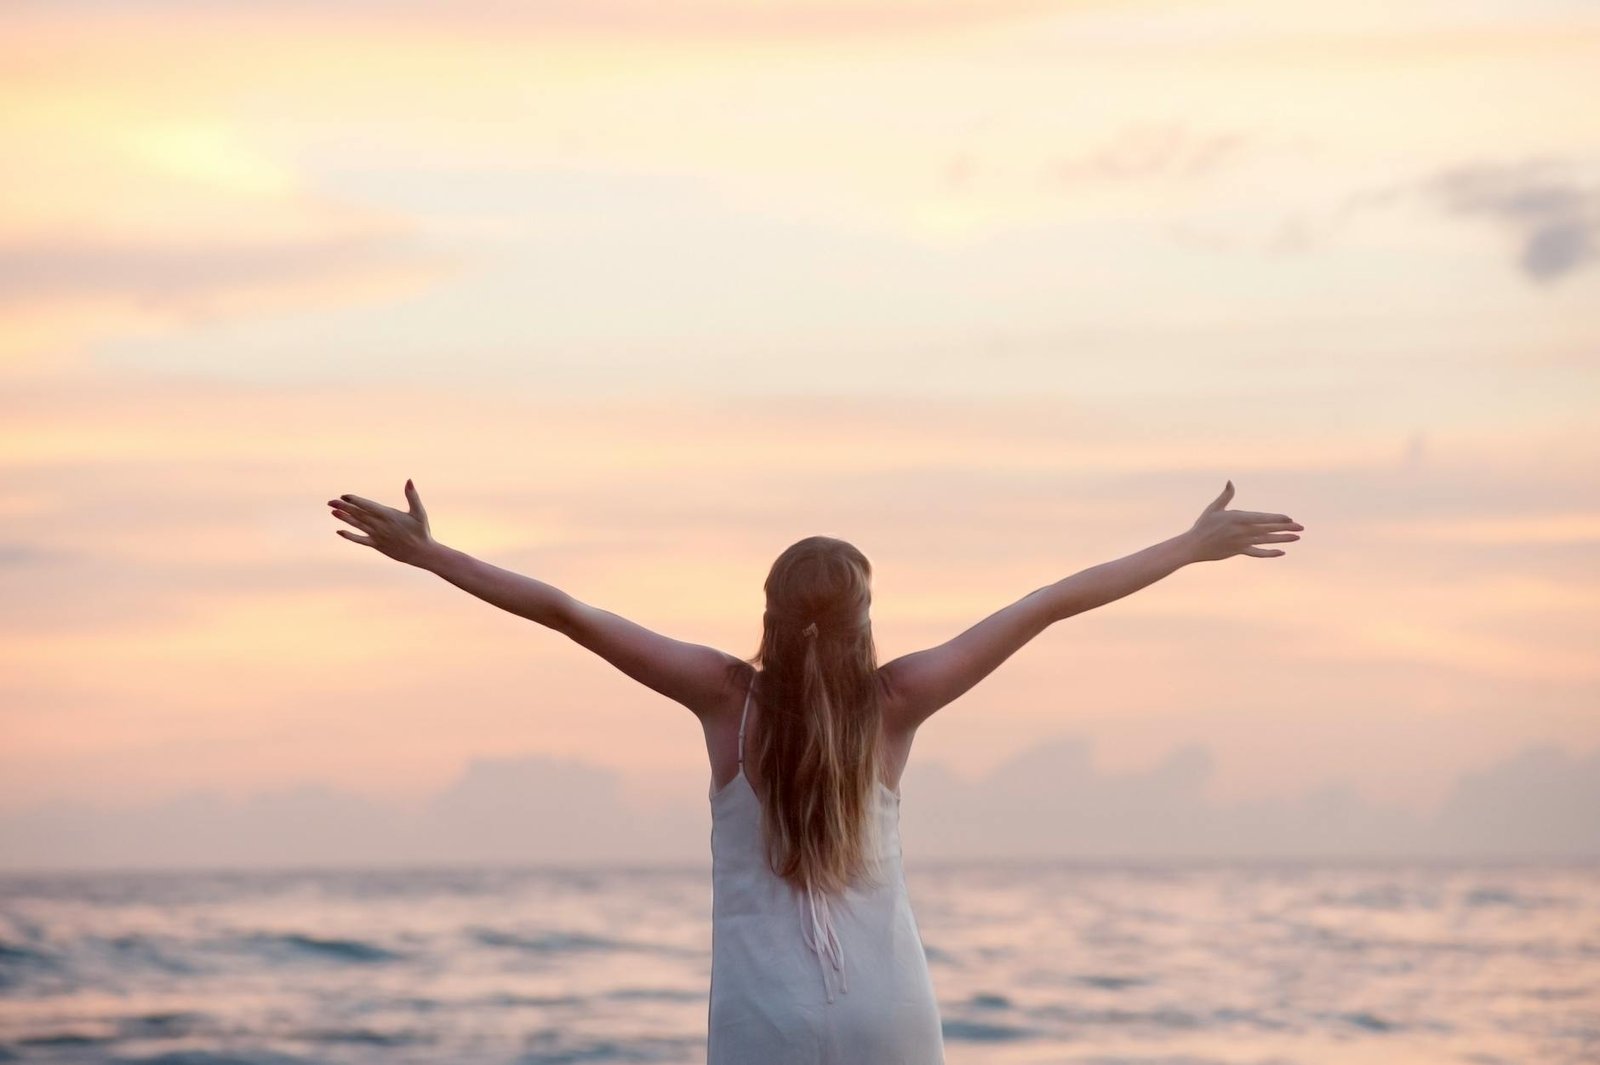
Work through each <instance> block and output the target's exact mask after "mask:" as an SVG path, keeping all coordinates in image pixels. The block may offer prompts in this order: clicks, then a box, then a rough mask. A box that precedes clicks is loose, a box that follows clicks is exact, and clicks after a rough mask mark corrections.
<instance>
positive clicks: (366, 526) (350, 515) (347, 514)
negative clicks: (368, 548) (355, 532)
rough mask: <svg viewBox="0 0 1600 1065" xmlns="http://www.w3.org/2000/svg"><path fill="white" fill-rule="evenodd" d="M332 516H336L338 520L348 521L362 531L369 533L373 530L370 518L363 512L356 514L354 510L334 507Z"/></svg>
mask: <svg viewBox="0 0 1600 1065" xmlns="http://www.w3.org/2000/svg"><path fill="white" fill-rule="evenodd" d="M333 516H334V517H336V518H338V519H339V520H340V521H347V522H349V523H350V524H351V525H354V526H355V527H356V528H358V529H360V530H361V531H362V532H365V533H370V532H372V531H373V527H372V519H371V518H369V517H367V516H366V515H365V514H358V513H356V512H355V511H349V510H338V509H335V510H334V512H333Z"/></svg>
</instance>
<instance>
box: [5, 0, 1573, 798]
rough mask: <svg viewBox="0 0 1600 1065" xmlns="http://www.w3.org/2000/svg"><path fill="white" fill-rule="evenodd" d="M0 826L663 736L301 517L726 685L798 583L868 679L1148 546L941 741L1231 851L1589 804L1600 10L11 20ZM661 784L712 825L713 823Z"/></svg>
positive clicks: (949, 5)
mask: <svg viewBox="0 0 1600 1065" xmlns="http://www.w3.org/2000/svg"><path fill="white" fill-rule="evenodd" d="M0 26H3V27H4V30H5V32H4V33H3V34H0V55H3V56H4V61H5V65H6V68H7V71H8V74H7V78H6V82H5V85H4V87H3V88H0V136H3V137H4V139H5V142H6V143H7V144H8V145H9V146H10V149H11V150H10V152H9V153H8V155H9V156H10V158H9V159H8V164H7V191H6V195H5V196H4V197H0V382H3V387H0V441H3V448H0V463H3V464H4V475H3V477H0V513H3V514H4V515H5V518H6V532H5V534H4V538H3V540H0V594H3V600H0V626H3V628H4V631H5V640H4V643H3V645H0V656H3V669H0V813H4V812H8V811H14V810H19V809H23V808H26V807H29V806H31V805H34V804H39V803H46V802H52V801H57V800H61V799H67V798H71V799H83V800H89V801H93V802H98V803H102V804H104V805H106V806H110V807H121V808H128V807H132V806H135V805H138V804H144V803H151V802H158V801H163V800H166V799H169V798H171V797H173V796H178V795H182V794H185V793H189V792H192V791H196V790H204V789H213V790H218V791H221V792H223V793H226V794H230V795H239V796H244V795H250V794H255V793H259V792H263V791H268V790H272V789H276V788H281V787H284V786H287V785H292V784H296V783H301V782H310V783H318V784H325V785H329V786H333V787H336V788H339V789H341V790H342V791H347V792H351V793H357V794H366V795H371V796H374V797H383V798H386V799H396V798H407V797H411V798H415V797H419V796H424V795H427V794H430V793H433V792H435V791H437V790H438V789H439V788H441V787H443V786H445V785H446V784H447V783H448V782H449V781H451V780H453V779H455V778H456V777H457V775H458V774H459V773H460V772H461V771H462V769H463V767H464V766H466V765H468V764H470V763H471V762H472V761H473V760H474V759H478V758H485V757H508V756H523V755H538V756H551V757H566V758H574V759H579V760H581V761H583V762H584V763H586V764H593V765H599V766H604V767H607V768H608V769H611V770H614V771H616V772H617V773H619V774H621V775H622V776H624V777H625V778H626V779H628V780H629V781H631V782H633V783H634V784H635V785H636V786H638V787H640V788H644V789H646V790H648V789H656V790H657V791H660V792H662V793H665V792H668V791H672V792H674V793H677V792H681V791H682V790H683V789H684V788H685V787H688V788H691V789H701V788H703V787H704V786H705V782H706V778H707V773H708V771H707V769H706V765H705V754H704V746H703V742H702V739H701V735H700V732H699V728H698V725H697V724H696V722H695V721H694V719H693V718H692V716H691V715H690V714H689V713H688V712H687V711H686V710H684V709H682V708H681V707H678V706H676V705H675V704H672V703H670V702H668V701H666V700H664V699H663V698H661V697H660V696H657V695H656V694H654V693H653V692H650V691H648V690H646V689H643V688H641V687H639V686H637V685H635V684H634V683H633V682H631V681H629V680H628V679H627V678H626V677H624V676H622V675H621V674H620V673H617V672H616V671H614V670H613V669H612V668H611V667H610V666H608V665H606V664H605V663H604V662H602V661H600V660H599V659H597V658H594V657H593V656H591V655H589V654H588V653H587V652H585V651H583V650H582V649H580V648H578V647H576V646H575V645H572V644H570V643H568V642H567V641H566V640H565V639H564V638H562V637H560V636H558V635H556V634H554V633H552V632H549V631H546V630H543V629H540V628H539V627H537V626H535V625H533V624H531V623H529V622H527V621H524V620H521V619H519V618H516V617H513V616H511V615H508V614H505V613H502V612H499V611H497V610H495V609H494V608H492V607H489V606H487V605H485V604H482V603H479V602H477V601H476V600H474V599H472V598H471V597H469V596H466V595H465V594H463V593H461V592H460V591H458V590H456V589H454V588H452V587H450V586H449V585H447V584H445V583H444V582H442V581H440V580H439V579H438V578H436V577H433V576H431V575H429V574H427V573H423V572H421V571H417V570H413V569H408V568H406V567H403V566H400V565H398V564H396V563H393V562H391V561H389V560H387V559H385V558H383V557H381V556H379V555H378V554H377V553H375V552H372V551H370V550H368V549H366V548H362V547H359V546H358V545H355V544H353V543H351V542H349V541H347V540H344V539H343V538H341V537H338V536H336V535H335V529H336V528H348V526H345V525H344V524H343V523H342V522H338V521H335V520H334V519H332V518H331V517H330V516H329V515H328V512H327V510H328V508H327V507H326V505H325V501H326V500H327V499H330V498H333V497H334V496H336V495H338V494H341V493H346V492H349V493H355V494H358V495H361V496H365V497H368V498H373V499H377V500H380V501H383V502H386V503H390V504H392V505H399V504H401V502H402V493H401V488H402V485H403V484H404V482H405V480H406V478H408V477H410V478H414V480H415V482H416V485H417V488H418V490H419V492H420V494H421V496H422V499H423V500H424V502H425V504H426V505H427V507H428V510H429V513H430V517H431V520H432V526H433V531H434V534H435V536H436V537H437V538H438V539H439V540H441V541H443V542H445V543H447V544H449V545H450V546H453V547H456V548H459V549H461V550H463V551H467V552H469V553H472V554H475V555H477V556H479V557H482V558H485V559H487V560H489V561H491V562H494V563H496V564H498V565H502V566H506V567H509V568H512V569H516V570H519V571H520V572H525V573H529V574H531V575H534V576H537V577H539V578H541V579H543V580H547V581H549V582H551V583H553V584H556V585H558V586H560V587H562V588H564V589H565V590H567V591H569V592H571V593H572V594H573V595H575V596H577V597H578V598H580V599H583V600H585V601H587V602H591V603H593V604H595V605H597V606H602V607H604V608H606V609H610V610H615V611H617V612H619V613H622V614H625V615H627V616H629V617H632V618H634V619H635V620H638V621H640V622H641V623H643V624H646V625H649V626H651V627H653V628H657V629H659V630H661V631H664V632H667V633H669V634H671V635H673V636H676V637H678V638H681V639H689V640H694V641H696V642H703V643H709V644H713V645H715V646H718V647H721V648H723V649H724V650H727V651H730V652H731V653H733V654H736V655H739V656H741V657H743V656H746V655H749V654H751V653H752V652H753V651H754V649H755V646H756V643H757V641H758V638H759V635H760V628H759V619H760V612H761V607H762V599H761V582H762V580H763V579H764V578H765V576H766V572H767V568H768V566H769V565H770V564H771V561H772V559H773V558H775V557H776V556H777V554H778V553H779V552H780V551H781V550H782V549H783V548H784V547H786V546H788V544H790V543H792V542H794V541H795V540H798V539H800V538H802V537H804V536H808V535H811V534H814V533H826V534H829V535H835V536H840V537H843V538H845V539H848V540H850V541H851V542H853V543H855V544H857V546H859V547H860V548H861V549H862V550H863V551H864V552H865V553H866V554H867V556H868V557H869V558H870V559H871V560H872V562H873V565H874V569H875V576H874V626H875V629H874V631H875V635H876V638H877V643H878V649H879V655H880V660H883V661H887V660H889V659H890V658H893V657H895V656H896V655H899V654H902V653H906V652H909V651H913V650H916V649H919V648H921V647H924V646H927V645H929V644H931V643H934V642H938V641H941V640H943V639H946V638H948V637H950V636H952V635H955V634H956V633H957V632H959V631H961V630H962V629H964V628H966V627H967V626H968V625H970V624H972V623H973V622H975V621H977V620H978V619H980V618H981V617H983V616H985V615H986V614H988V613H989V612H991V611H993V610H995V609H997V608H999V607H1001V606H1004V605H1005V604H1007V603H1009V602H1011V601H1012V600H1014V599H1016V598H1017V597H1019V596H1021V595H1023V594H1025V593H1027V592H1029V591H1032V590H1033V589H1035V588H1037V587H1040V586H1042V585H1044V584H1047V583H1050V582H1051V581H1053V580H1056V579H1057V578H1060V577H1063V576H1066V575H1068V574H1070V573H1072V572H1075V571H1077V570H1080V569H1083V568H1085V567H1088V566H1091V565H1094V564H1096V563H1099V562H1103V561H1106V560H1108V559H1111V558H1116V557H1119V556H1122V555H1125V554H1128V553H1130V552H1133V551H1136V550H1138V549H1140V548H1142V547H1144V546H1147V545H1148V544H1151V543H1155V542H1157V541H1160V540H1164V539H1166V538H1167V537H1169V536H1172V535H1175V534H1176V533H1179V532H1181V531H1183V530H1184V529H1185V528H1187V527H1188V525H1189V524H1190V523H1192V522H1193V520H1194V519H1195V517H1196V516H1197V515H1198V514H1199V512H1200V511H1201V509H1202V508H1203V507H1205V506H1206V505H1207V504H1208V503H1209V502H1210V501H1211V500H1212V499H1213V498H1214V497H1215V496H1216V495H1217V494H1218V492H1220V491H1221V489H1222V487H1223V483H1224V481H1225V480H1228V479H1231V480H1232V481H1233V483H1234V485H1235V486H1236V488H1237V493H1238V494H1237V496H1236V497H1235V500H1234V502H1233V504H1232V505H1233V506H1235V507H1237V508H1240V509H1252V510H1254V509H1261V510H1272V511H1279V512H1282V513H1286V514H1289V515H1291V516H1292V517H1293V518H1294V519H1295V520H1297V521H1299V522H1301V523H1302V524H1304V525H1305V526H1306V531H1305V534H1304V539H1303V540H1302V541H1300V542H1299V543H1295V544H1290V545H1287V546H1288V554H1287V556H1286V557H1283V558H1277V559H1252V558H1235V559H1231V560H1228V561H1226V562H1222V563H1207V564H1203V565H1200V566H1195V567H1190V568H1188V569H1185V570H1183V571H1180V572H1179V573H1177V574H1175V575H1173V576H1172V577H1170V578H1168V579H1167V580H1166V581H1163V582H1161V583H1160V584H1158V585H1156V586H1154V587H1152V588H1150V589H1148V590H1146V591H1143V592H1140V593H1138V594H1136V595H1134V596H1132V597H1130V598H1128V599H1125V600H1121V601H1119V602H1117V603H1113V604H1111V605H1109V606H1107V607H1104V608H1102V609H1100V610H1097V611H1094V612H1091V613H1089V614H1085V615H1082V616H1079V617H1074V618H1071V619H1068V620H1066V621H1064V622H1062V623H1060V624H1059V625H1057V626H1055V627H1053V628H1052V629H1050V630H1049V631H1047V632H1046V633H1045V634H1044V635H1042V636H1041V637H1039V638H1038V639H1037V640H1036V641H1034V643H1033V644H1031V645H1030V646H1029V647H1027V648H1025V649H1024V650H1023V651H1022V652H1020V653H1019V654H1018V655H1017V656H1016V657H1015V658H1013V659H1012V660H1011V661H1010V662H1008V663H1007V664H1005V665H1004V666H1002V667H1001V669H1000V670H999V671H998V672H997V673H995V674H994V675H993V676H992V677H991V678H989V679H988V680H987V681H985V682H984V683H983V684H982V685H980V686H979V687H978V688H977V689H975V690H974V691H972V692H971V693H969V694H968V695H967V696H964V697H963V698H962V699H960V700H958V701H957V702H956V703H954V704H952V705H951V706H950V707H948V708H946V709H945V710H944V711H942V712H941V713H940V714H939V715H938V716H937V717H936V718H934V719H933V720H932V721H931V722H930V723H929V724H928V725H927V726H925V727H924V729H923V730H922V732H921V733H920V734H919V736H918V739H917V754H916V755H914V758H919V757H927V758H930V759H933V760H936V761H938V762H940V763H941V764H943V765H945V766H947V767H948V768H949V769H950V770H951V771H953V772H956V773H964V774H966V775H967V776H968V777H969V778H970V779H979V778H981V777H982V775H983V774H984V773H986V772H988V771H989V770H990V769H992V768H994V767H995V766H998V765H1002V764H1005V763H1006V762H1007V760H1008V759H1013V758H1015V757H1016V756H1018V754H1019V753H1021V752H1026V751H1028V750H1029V749H1030V748H1031V747H1033V746H1035V745H1038V744H1040V743H1042V742H1044V740H1045V739H1046V738H1048V737H1052V736H1059V735H1063V734H1071V735H1074V736H1080V737H1083V738H1085V739H1086V740H1087V741H1090V742H1092V743H1093V749H1094V752H1095V759H1096V764H1097V765H1098V766H1099V767H1100V768H1101V769H1102V770H1104V771H1106V772H1132V771H1137V770H1139V769H1140V768H1141V767H1145V768H1148V767H1152V766H1158V765H1160V764H1162V762H1163V759H1165V758H1167V757H1168V756H1169V755H1170V754H1171V752H1173V751H1174V750H1178V749H1181V748H1182V747H1183V746H1184V745H1186V744H1195V743H1198V744H1203V745H1204V747H1205V748H1206V750H1207V751H1208V752H1210V756H1211V758H1212V773H1211V776H1210V778H1209V780H1208V784H1207V787H1208V789H1209V790H1208V795H1209V796H1210V797H1211V798H1213V799H1215V800H1217V801H1256V800H1263V799H1271V798H1274V797H1288V796H1296V795H1300V794H1302V793H1304V792H1305V791H1306V790H1307V789H1308V788H1313V787H1318V786H1322V785H1327V784H1333V783H1339V784H1348V785H1350V786H1351V787H1353V788H1354V789H1355V790H1356V792H1358V793H1359V794H1360V795H1362V796H1364V797H1367V798H1370V799H1371V800H1373V801H1375V802H1381V803H1386V804H1395V805H1397V806H1398V807H1400V808H1406V809H1411V810H1415V811H1418V812H1421V811H1426V810H1428V809H1429V808H1431V806H1432V805H1436V804H1438V803H1440V802H1441V801H1442V800H1443V799H1444V798H1445V796H1446V795H1447V794H1448V792H1449V790H1450V788H1451V787H1452V786H1453V785H1454V783H1455V782H1456V781H1458V780H1459V779H1460V778H1461V777H1462V775H1463V774H1467V773H1470V772H1472V771H1473V770H1475V769H1477V768H1481V767H1484V766H1489V765H1493V764H1496V763H1498V762H1500V761H1503V760H1504V759H1506V758H1509V757H1511V756H1513V755H1514V754H1515V753H1516V752H1518V751H1520V750H1523V749H1525V748H1527V747H1528V745H1530V744H1552V745H1554V747H1555V748H1556V749H1558V750H1560V751H1563V752H1566V753H1567V754H1569V755H1572V756H1574V757H1578V756H1587V755H1589V754H1590V753H1592V752H1595V751H1596V750H1600V704H1597V695H1600V656H1596V655H1595V653H1594V648H1595V647H1596V646H1600V640H1597V637H1600V623H1597V619H1600V610H1597V608H1600V566H1597V557H1600V556H1597V549H1600V479H1597V478H1596V476H1595V471H1596V469H1597V466H1600V463H1597V459H1600V433H1597V432H1596V430H1595V428H1594V426H1593V411H1594V409H1595V408H1596V405H1597V401H1600V372H1597V370H1600V109H1596V108H1594V107H1593V106H1591V105H1590V103H1589V101H1592V100H1593V99H1595V98H1596V97H1597V96H1600V62H1596V58H1597V56H1600V10H1596V9H1595V8H1594V7H1593V6H1592V5H1589V4H1581V3H1576V2H1552V0H1532V2H1528V0H1524V2H1519V3H1511V2H1508V0H1505V2H1485V0H1475V2H1455V3H1449V4H1446V3H1443V2H1400V3H1396V2H1385V3H1377V2H1374V0H1357V2H1354V3H1350V4H1343V5H1339V6H1338V7H1337V8H1336V9H1328V10H1322V9H1317V10H1310V9H1307V8H1305V7H1304V6H1303V5H1284V4H1273V3H1266V2H1263V0H1242V2H1219V3H1176V2H1158V0H1150V2H1138V0H1120V2H1112V0H1105V2H1081V3H1046V2H1036V0H1019V2H985V3H979V2H977V0H943V2H936V0H926V2H923V0H911V2H901V3H887V2H876V3H867V2H857V0H829V2H818V3H813V4H809V5H801V4H790V5H766V4H742V3H733V2H732V0H722V2H711V0H686V2H684V3H679V4H673V5H660V4H647V3H644V2H642V0H591V2H586V3H583V4H576V3H565V2H551V3H547V4H541V5H537V6H535V7H531V8H526V9H524V8H520V7H518V6H516V5H504V4H497V3H488V2H482V0H469V2H466V3H463V4H459V5H452V6H451V7H450V8H449V9H448V10H445V9H440V8H437V7H435V6H433V5H424V4H400V5H384V6H382V7H381V8H380V7H378V6H376V5H374V6H368V5H365V4H359V3H351V2H336V3H319V4H309V3H289V4H275V5H266V6H253V7H249V8H237V7H234V6H226V5H211V4H205V3H199V2H194V0H170V2H135V3H125V4H117V5H108V4H103V3H98V2H90V0H79V2H68V3H58V4H51V5H47V6H30V7H27V8H17V7H12V8H10V9H8V10H7V11H5V12H4V13H3V14H0ZM685 782H688V783H687V784H686V783H685Z"/></svg>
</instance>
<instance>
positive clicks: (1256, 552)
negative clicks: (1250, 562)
mask: <svg viewBox="0 0 1600 1065" xmlns="http://www.w3.org/2000/svg"><path fill="white" fill-rule="evenodd" d="M1239 553H1240V554H1241V555H1250V556H1252V557H1254V558H1277V557H1278V556H1279V555H1281V554H1283V552H1282V551H1279V550H1277V549H1276V548H1272V549H1268V548H1265V547H1246V548H1243V549H1242V550H1241V551H1240V552H1239Z"/></svg>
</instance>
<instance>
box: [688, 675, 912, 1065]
mask: <svg viewBox="0 0 1600 1065" xmlns="http://www.w3.org/2000/svg"><path fill="white" fill-rule="evenodd" d="M749 713H750V693H749V692H748V691H747V692H746V693H745V699H744V710H743V711H741V713H740V715H739V773H738V775H737V776H735V777H734V778H733V779H732V780H731V781H729V782H728V783H727V784H726V785H724V786H723V787H722V788H721V790H715V782H713V790H712V792H711V795H710V799H711V858H712V875H711V882H712V917H711V933H712V947H711V1007H710V1013H709V1024H708V1039H707V1057H706V1060H707V1065H943V1063H944V1036H943V1032H942V1029H941V1026H940V1021H939V1007H938V1002H937V1000H936V999H935V998H934V993H933V982H932V980H931V978H930V976H929V973H928V958H927V954H926V953H925V951H924V950H923V945H922V935H921V932H920V930H919V929H918V927H917V921H916V917H915V916H914V915H913V914H912V912H911V903H910V900H909V898H908V897H907V895H906V885H905V872H904V870H903V868H902V867H901V862H900V859H901V848H900V796H899V795H897V794H896V793H895V792H893V791H890V790H889V788H888V786H887V785H885V784H883V783H882V782H881V781H880V782H879V784H878V811H877V816H878V817H879V818H880V819H881V820H880V826H881V837H880V838H881V841H882V847H883V852H882V858H883V874H882V876H883V880H884V883H883V884H882V885H881V886H870V887H864V888H859V889H857V888H852V889H851V890H849V891H848V892H846V893H845V894H844V895H842V896H832V897H830V896H827V895H825V894H823V893H821V892H817V893H812V892H810V891H804V890H800V889H797V888H795V887H793V886H792V885H790V884H789V883H788V882H787V881H785V880H783V879H782V878H781V877H779V876H778V875H777V874H776V873H774V872H773V871H772V869H771V867H770V866H768V865H767V861H766V856H765V849H764V847H763V844H762V835H761V805H760V801H759V800H758V799H757V797H756V793H755V790H754V789H753V788H752V787H751V785H750V781H749V778H747V777H746V776H745V775H744V725H745V719H746V717H748V715H749Z"/></svg>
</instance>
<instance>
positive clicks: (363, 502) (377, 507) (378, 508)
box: [339, 495, 394, 514]
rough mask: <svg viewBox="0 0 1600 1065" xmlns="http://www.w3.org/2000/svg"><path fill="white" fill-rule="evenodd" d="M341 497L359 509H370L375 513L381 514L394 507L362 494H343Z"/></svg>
mask: <svg viewBox="0 0 1600 1065" xmlns="http://www.w3.org/2000/svg"><path fill="white" fill-rule="evenodd" d="M339 498H340V499H342V500H344V501H345V502H346V503H348V504H350V505H351V506H352V507H355V508H356V509H357V510H369V511H371V512H372V513H374V514H381V513H383V512H384V511H386V510H393V509H394V508H393V507H388V506H385V505H384V504H382V503H375V502H373V501H372V500H370V499H366V498H364V497H362V496H352V495H343V496H340V497H339Z"/></svg>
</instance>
